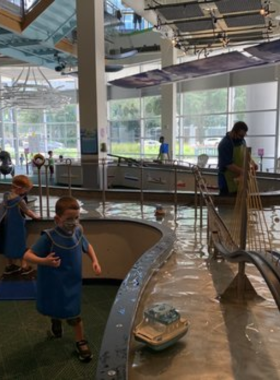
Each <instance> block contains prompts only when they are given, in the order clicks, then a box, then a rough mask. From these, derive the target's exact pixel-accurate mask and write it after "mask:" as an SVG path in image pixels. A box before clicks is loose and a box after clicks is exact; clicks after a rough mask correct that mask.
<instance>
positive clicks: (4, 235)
mask: <svg viewBox="0 0 280 380" xmlns="http://www.w3.org/2000/svg"><path fill="white" fill-rule="evenodd" d="M32 186H33V184H32V182H31V181H30V179H29V178H28V177H26V176H25V175H17V176H15V177H13V181H12V188H11V191H9V192H6V193H4V195H3V202H2V203H1V207H0V222H1V227H0V230H1V233H0V235H1V236H0V252H1V253H3V254H4V255H5V258H6V268H5V270H4V274H5V275H11V274H13V273H20V274H22V275H25V274H28V273H30V272H31V271H32V270H33V268H32V267H30V266H28V265H27V263H26V261H25V260H23V255H24V253H25V251H26V250H27V247H26V229H25V215H27V216H29V217H30V218H32V219H40V216H39V215H37V214H36V213H35V212H33V211H32V210H30V209H29V208H28V206H27V204H26V202H25V200H24V199H25V197H26V195H27V193H28V192H29V191H30V190H31V189H32ZM17 261H21V265H20V266H19V265H17Z"/></svg>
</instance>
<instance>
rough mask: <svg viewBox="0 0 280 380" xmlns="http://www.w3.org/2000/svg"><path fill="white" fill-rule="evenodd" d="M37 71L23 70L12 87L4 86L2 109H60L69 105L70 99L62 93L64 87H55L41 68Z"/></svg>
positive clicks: (1, 93)
mask: <svg viewBox="0 0 280 380" xmlns="http://www.w3.org/2000/svg"><path fill="white" fill-rule="evenodd" d="M35 69H36V70H37V73H35ZM35 69H34V68H32V69H30V67H28V68H23V69H22V71H21V73H20V74H19V76H18V77H17V79H16V80H14V81H13V82H12V84H11V85H8V84H5V85H4V86H3V88H2V89H1V90H0V109H4V108H8V107H9V108H21V109H48V108H51V109H54V108H55V109H59V108H62V107H63V106H65V105H67V104H69V102H70V98H69V97H68V96H66V95H64V94H62V93H61V91H60V89H61V87H63V86H58V87H53V86H52V84H51V83H50V81H49V80H48V79H47V78H46V76H45V75H44V73H43V72H42V71H41V70H40V68H35Z"/></svg>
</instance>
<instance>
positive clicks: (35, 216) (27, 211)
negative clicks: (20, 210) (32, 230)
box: [24, 209, 41, 220]
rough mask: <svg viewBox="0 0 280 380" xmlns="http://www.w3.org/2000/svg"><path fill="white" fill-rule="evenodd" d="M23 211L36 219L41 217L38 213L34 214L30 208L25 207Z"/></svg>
mask: <svg viewBox="0 0 280 380" xmlns="http://www.w3.org/2000/svg"><path fill="white" fill-rule="evenodd" d="M24 213H25V215H27V216H29V217H30V218H32V219H37V220H39V219H41V217H40V215H38V214H36V213H35V212H33V211H32V210H30V209H27V210H26V211H25V212H24Z"/></svg>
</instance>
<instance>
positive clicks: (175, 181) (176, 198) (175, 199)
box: [173, 163, 178, 210]
mask: <svg viewBox="0 0 280 380" xmlns="http://www.w3.org/2000/svg"><path fill="white" fill-rule="evenodd" d="M173 167H174V204H175V210H177V204H178V195H177V183H178V178H177V177H178V175H177V174H178V173H177V165H176V164H175V163H174V164H173Z"/></svg>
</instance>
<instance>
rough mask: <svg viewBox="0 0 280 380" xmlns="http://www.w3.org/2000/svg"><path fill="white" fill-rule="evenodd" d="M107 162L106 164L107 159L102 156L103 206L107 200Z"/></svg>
mask: <svg viewBox="0 0 280 380" xmlns="http://www.w3.org/2000/svg"><path fill="white" fill-rule="evenodd" d="M105 164H106V159H105V158H102V203H103V208H104V207H105V202H106V193H105Z"/></svg>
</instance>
